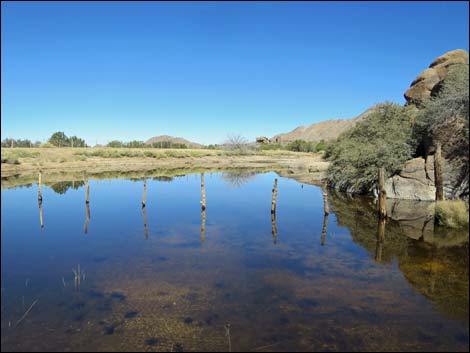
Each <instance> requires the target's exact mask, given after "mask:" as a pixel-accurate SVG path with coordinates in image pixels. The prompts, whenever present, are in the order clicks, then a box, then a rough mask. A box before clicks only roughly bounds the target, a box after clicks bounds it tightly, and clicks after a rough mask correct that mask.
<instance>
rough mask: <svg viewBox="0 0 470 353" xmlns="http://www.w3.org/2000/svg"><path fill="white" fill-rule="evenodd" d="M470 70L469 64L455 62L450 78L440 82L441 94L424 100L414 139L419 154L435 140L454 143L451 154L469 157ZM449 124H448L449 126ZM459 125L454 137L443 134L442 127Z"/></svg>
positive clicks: (439, 92)
mask: <svg viewBox="0 0 470 353" xmlns="http://www.w3.org/2000/svg"><path fill="white" fill-rule="evenodd" d="M468 75H469V69H468V65H467V64H459V65H454V66H453V67H451V69H450V70H449V73H448V75H447V76H446V78H445V79H444V80H443V81H442V82H441V83H440V84H438V88H439V89H438V90H435V91H436V92H437V93H434V95H433V96H432V97H431V99H429V100H428V101H426V102H424V109H422V110H421V111H420V112H419V114H418V115H417V117H416V124H415V126H414V132H413V133H414V139H415V140H416V144H417V147H418V153H420V154H424V153H425V152H426V151H427V150H428V149H429V146H431V145H433V144H435V142H437V141H435V140H442V139H444V141H439V142H441V143H442V144H451V145H452V146H449V147H450V148H451V151H449V152H450V154H452V155H461V156H466V157H468V154H467V151H468V148H469V144H468V136H469V76H468ZM446 125H447V126H446ZM449 127H451V128H452V127H455V128H454V129H453V132H455V133H453V134H452V135H453V136H452V138H451V140H452V141H448V140H447V139H446V138H445V137H444V138H443V137H442V136H440V129H441V128H444V131H445V130H447V129H449Z"/></svg>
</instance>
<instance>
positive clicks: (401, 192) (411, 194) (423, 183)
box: [385, 156, 436, 201]
mask: <svg viewBox="0 0 470 353" xmlns="http://www.w3.org/2000/svg"><path fill="white" fill-rule="evenodd" d="M431 158H433V157H432V156H429V157H428V159H431ZM430 164H434V162H431V161H428V163H426V160H425V159H424V158H414V159H411V160H409V161H407V162H405V165H404V167H403V169H402V171H401V172H400V173H399V174H397V175H394V176H392V177H391V178H388V179H387V180H386V181H385V191H386V193H387V197H388V198H391V199H405V200H421V201H431V200H434V199H435V197H436V187H435V186H434V181H433V180H432V179H431V178H430V177H428V175H429V174H430V173H429V172H427V170H426V169H427V166H429V165H430ZM433 173H434V171H433V172H432V174H433Z"/></svg>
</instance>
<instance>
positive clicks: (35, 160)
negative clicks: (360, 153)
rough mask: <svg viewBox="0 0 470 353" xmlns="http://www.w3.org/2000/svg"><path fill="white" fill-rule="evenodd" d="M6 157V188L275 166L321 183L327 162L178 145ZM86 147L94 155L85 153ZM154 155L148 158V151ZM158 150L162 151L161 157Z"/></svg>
mask: <svg viewBox="0 0 470 353" xmlns="http://www.w3.org/2000/svg"><path fill="white" fill-rule="evenodd" d="M1 152H2V160H4V159H9V158H10V159H11V158H16V159H15V160H17V161H18V162H19V164H9V163H2V168H1V178H2V184H1V185H2V189H3V188H9V187H14V186H19V185H25V184H32V183H36V182H37V178H38V173H39V171H41V172H42V176H43V181H44V183H46V184H47V183H48V182H50V183H52V182H61V181H70V180H82V179H84V177H85V173H86V175H87V178H89V179H94V178H97V179H100V178H103V177H104V178H106V177H107V178H110V177H138V176H139V175H140V176H141V177H142V175H144V176H145V177H158V176H176V175H181V174H187V173H188V172H189V173H202V172H220V171H229V170H237V169H245V170H246V171H249V170H252V171H259V172H267V171H274V172H277V173H278V174H279V175H280V176H285V177H289V178H294V179H297V180H299V181H300V182H303V183H306V184H313V185H321V180H322V178H323V177H324V175H325V172H326V170H327V168H328V165H329V163H328V162H326V161H324V160H323V159H322V156H321V154H312V153H302V152H290V151H259V152H253V151H247V152H241V153H237V152H233V151H221V150H186V149H182V150H174V149H162V150H157V151H155V149H122V148H121V149H108V148H102V149H90V148H86V149H85V148H83V149H78V148H77V149H72V148H62V149H58V148H54V149H41V148H37V149H35V148H23V149H21V148H17V149H16V148H13V149H7V148H2V150H1ZM83 152H85V153H88V154H90V156H87V157H86V158H83ZM100 153H103V154H104V155H108V154H111V153H122V154H126V153H132V154H133V155H132V157H126V156H125V157H100V156H93V155H92V154H100ZM150 153H153V155H152V157H146V156H145V154H147V155H150ZM154 155H156V156H158V157H157V158H155V157H154Z"/></svg>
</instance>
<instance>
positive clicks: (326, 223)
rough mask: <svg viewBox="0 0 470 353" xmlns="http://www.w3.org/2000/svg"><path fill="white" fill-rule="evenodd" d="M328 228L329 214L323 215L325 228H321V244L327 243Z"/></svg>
mask: <svg viewBox="0 0 470 353" xmlns="http://www.w3.org/2000/svg"><path fill="white" fill-rule="evenodd" d="M327 230H328V214H327V213H325V215H324V216H323V228H322V230H321V246H324V245H325V239H326V231H327Z"/></svg>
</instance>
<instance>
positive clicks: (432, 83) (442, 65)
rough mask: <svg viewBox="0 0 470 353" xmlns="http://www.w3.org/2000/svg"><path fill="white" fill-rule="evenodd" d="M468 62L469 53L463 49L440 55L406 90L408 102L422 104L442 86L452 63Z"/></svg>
mask: <svg viewBox="0 0 470 353" xmlns="http://www.w3.org/2000/svg"><path fill="white" fill-rule="evenodd" d="M467 62H468V53H467V52H466V51H465V50H463V49H457V50H452V51H449V52H447V53H445V54H444V55H441V56H440V57H438V58H437V59H436V60H434V61H433V62H432V63H431V65H429V68H427V69H426V70H424V71H423V72H422V73H421V74H419V76H418V77H417V78H416V79H415V80H414V81H413V82H412V83H411V85H410V88H409V89H408V90H407V91H406V92H405V99H406V102H407V104H415V105H416V106H418V107H420V106H422V105H423V103H424V101H426V100H427V99H429V97H430V96H431V94H437V91H438V89H437V88H438V87H440V85H441V82H442V80H443V79H444V78H445V77H446V75H447V73H448V72H449V68H450V67H451V66H452V65H456V64H466V63H467Z"/></svg>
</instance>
